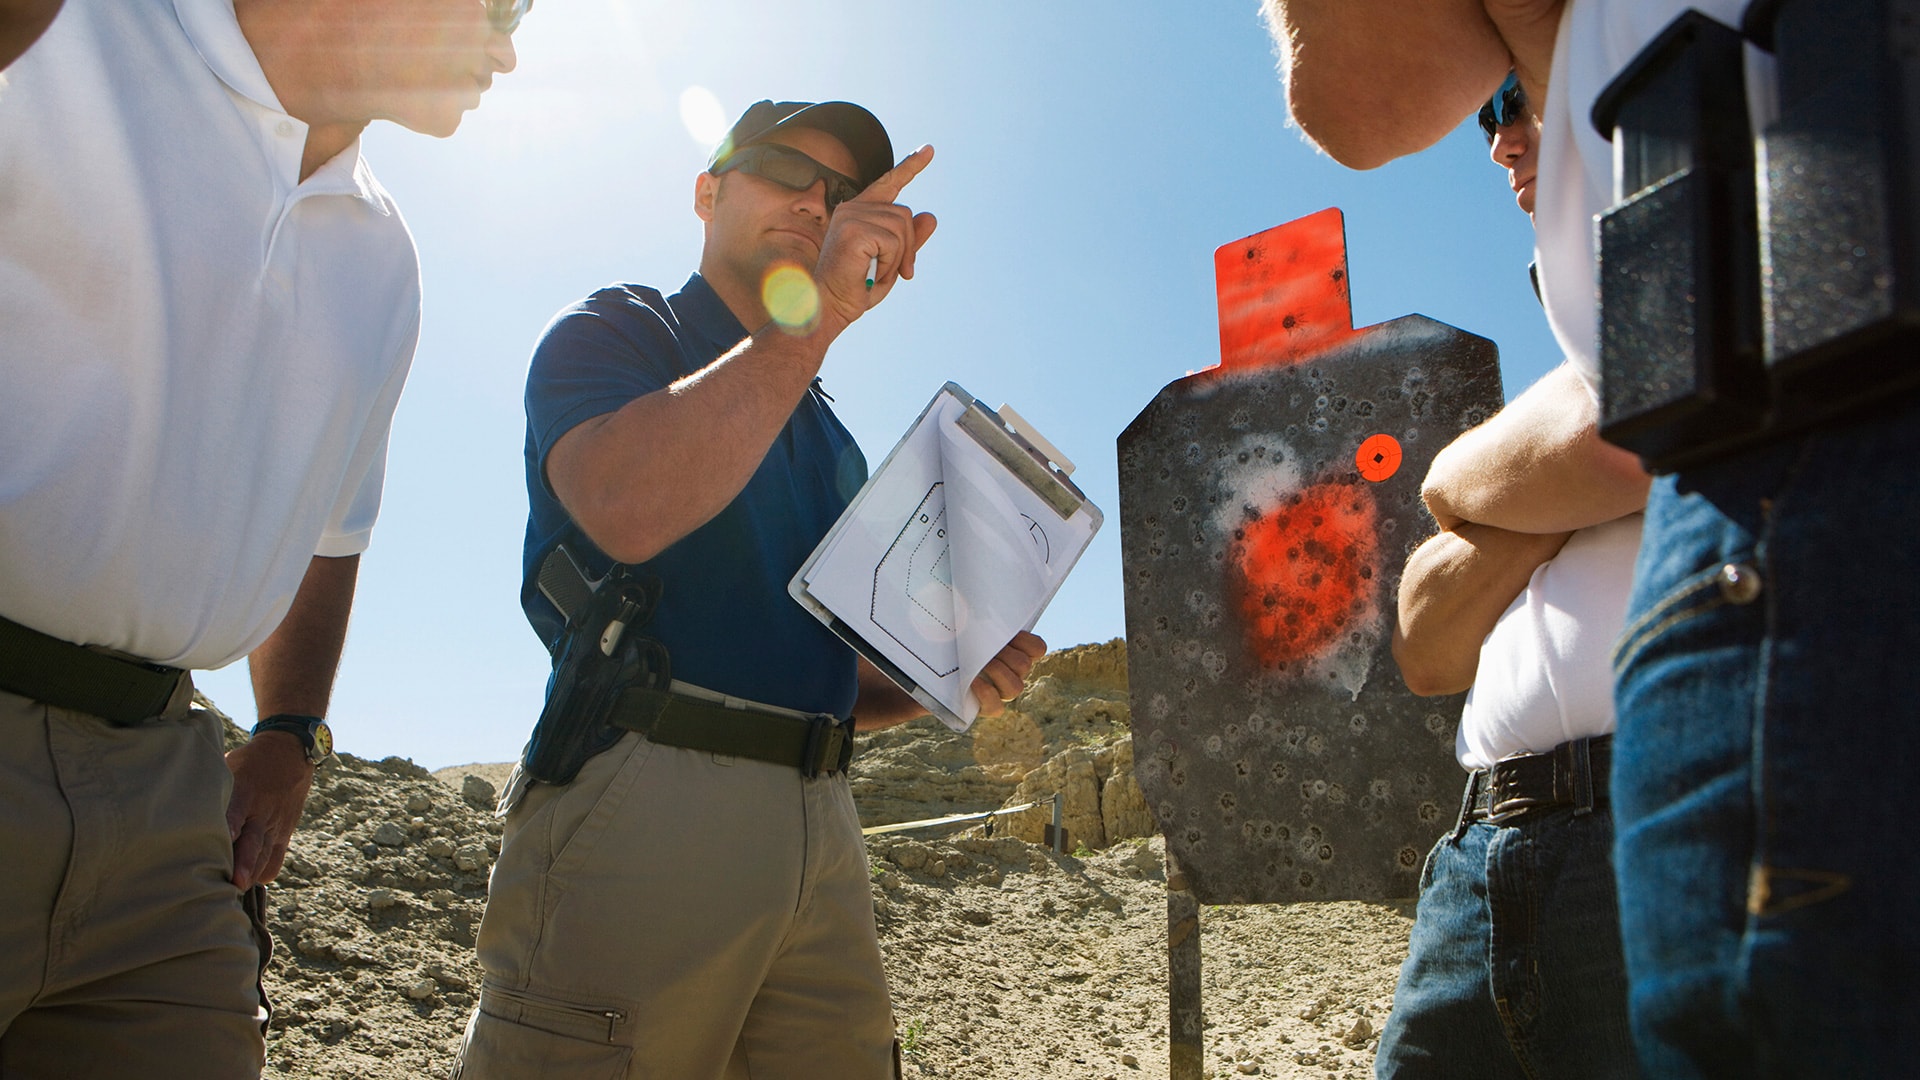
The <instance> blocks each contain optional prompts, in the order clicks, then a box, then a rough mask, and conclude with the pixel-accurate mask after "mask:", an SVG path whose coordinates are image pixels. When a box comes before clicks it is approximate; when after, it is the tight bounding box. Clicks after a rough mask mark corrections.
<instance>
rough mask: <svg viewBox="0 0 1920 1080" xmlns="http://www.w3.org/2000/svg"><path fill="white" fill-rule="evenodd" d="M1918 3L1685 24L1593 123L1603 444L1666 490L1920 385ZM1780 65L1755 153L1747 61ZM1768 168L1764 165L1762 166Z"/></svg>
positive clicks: (1653, 48) (1795, 7)
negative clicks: (1756, 54) (1606, 196)
mask: <svg viewBox="0 0 1920 1080" xmlns="http://www.w3.org/2000/svg"><path fill="white" fill-rule="evenodd" d="M1916 20H1920V0H1755V2H1754V3H1753V4H1752V5H1751V6H1750V7H1749V8H1748V9H1747V12H1746V16H1745V18H1744V19H1743V21H1742V27H1741V29H1740V30H1735V29H1734V28H1732V27H1728V26H1726V25H1724V24H1721V23H1718V22H1715V21H1714V20H1712V19H1710V18H1707V17H1706V16H1704V15H1702V14H1700V13H1699V12H1697V11H1689V12H1687V13H1685V14H1683V15H1682V16H1681V17H1680V18H1678V19H1676V20H1674V22H1673V23H1672V24H1670V25H1669V26H1668V27H1667V28H1666V30H1664V31H1663V32H1662V33H1661V34H1660V36H1659V37H1657V38H1655V39H1654V41H1653V42H1652V43H1651V44H1650V45H1648V46H1647V48H1646V49H1644V50H1643V51H1642V52H1641V53H1640V54H1639V55H1638V56H1636V57H1635V58H1634V60H1633V61H1632V63H1630V64H1629V65H1628V66H1627V67H1626V68H1625V69H1624V70H1623V71H1622V72H1621V73H1620V75H1619V76H1618V77H1617V78H1616V79H1615V80H1614V81H1613V82H1612V83H1611V84H1610V85H1609V86H1608V87H1607V88H1606V90H1605V91H1604V92H1602V94H1601V95H1600V97H1599V99H1598V100H1597V101H1596V102H1595V103H1594V107H1593V123H1594V126H1595V127H1596V128H1597V129H1599V131H1600V133H1601V134H1602V135H1605V136H1608V137H1609V138H1611V139H1612V141H1613V144H1614V199H1615V205H1614V206H1613V207H1612V209H1610V210H1608V211H1607V212H1606V213H1605V214H1603V215H1602V216H1601V218H1600V222H1599V282H1598V284H1599V292H1600V341H1599V347H1600V371H1601V420H1600V433H1601V435H1602V436H1603V437H1605V438H1606V439H1608V440H1609V441H1611V442H1614V443H1616V444H1618V445H1620V446H1623V447H1626V448H1627V449H1629V450H1632V451H1634V452H1635V453H1637V454H1639V455H1640V457H1641V458H1642V460H1644V461H1645V462H1646V463H1647V465H1648V467H1649V468H1651V469H1652V470H1653V471H1656V472H1668V471H1672V470H1674V469H1677V468H1680V467H1684V466H1687V465H1691V464H1694V463H1698V462H1703V461H1708V460H1711V459H1713V458H1715V457H1717V456H1719V455H1721V454H1724V453H1726V452H1728V451H1732V450H1737V449H1740V448H1743V447H1746V446H1751V445H1754V444H1756V443H1760V442H1765V441H1767V440H1770V439H1773V438H1775V437H1778V436H1782V435H1787V434H1791V433H1793V432H1796V431H1800V430H1804V429H1805V428H1807V427H1809V426H1811V425H1813V424H1817V423H1821V422H1824V421H1827V420H1830V419H1833V418H1835V417H1839V416H1843V415H1844V414H1846V413H1847V412H1849V411H1851V410H1854V409H1857V408H1860V407H1862V406H1864V405H1867V404H1870V403H1872V402H1875V401H1880V400H1884V399H1886V398H1889V397H1891V396H1893V395H1895V394H1897V393H1900V392H1903V391H1905V390H1908V389H1910V388H1912V387H1914V386H1916V385H1920V362H1917V361H1920V357H1917V356H1916V350H1917V349H1920V60H1916V59H1915V56H1916V50H1915V49H1914V48H1913V44H1914V43H1913V41H1912V40H1911V39H1913V38H1914V36H1915V31H1914V30H1913V26H1914V25H1915V24H1916ZM1750 44H1751V45H1754V46H1757V47H1759V48H1761V49H1764V50H1767V51H1769V52H1771V53H1772V54H1773V56H1774V60H1775V64H1776V75H1777V78H1776V80H1775V87H1774V89H1775V92H1776V93H1777V97H1778V104H1779V116H1778V119H1777V120H1775V121H1774V122H1772V123H1770V124H1768V125H1767V126H1766V128H1765V129H1764V130H1763V131H1762V132H1760V133H1759V137H1758V147H1759V151H1760V153H1759V156H1758V158H1756V155H1755V147H1756V140H1755V138H1754V134H1753V132H1752V129H1751V125H1750V123H1749V119H1748V111H1747V105H1748V101H1747V80H1746V77H1745V64H1744V55H1743V54H1744V52H1745V50H1746V48H1747V46H1748V45H1750ZM1756 162H1759V163H1760V164H1759V167H1756Z"/></svg>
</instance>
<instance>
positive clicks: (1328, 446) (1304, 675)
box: [1119, 210, 1501, 903]
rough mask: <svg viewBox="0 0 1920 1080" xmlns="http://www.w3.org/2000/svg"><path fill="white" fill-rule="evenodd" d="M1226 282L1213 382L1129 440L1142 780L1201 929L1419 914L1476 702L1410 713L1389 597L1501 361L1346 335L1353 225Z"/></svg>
mask: <svg viewBox="0 0 1920 1080" xmlns="http://www.w3.org/2000/svg"><path fill="white" fill-rule="evenodd" d="M1215 263H1216V269H1217V271H1218V274H1219V279H1220V297H1221V300H1220V307H1221V349H1222V362H1221V364H1220V366H1219V367H1215V368H1210V369H1208V370H1206V371H1202V372H1199V373H1197V374H1194V375H1190V376H1188V377H1186V378H1183V379H1179V380H1177V381H1175V382H1173V383H1171V384H1169V385H1168V386H1167V387H1166V388H1165V389H1163V390H1161V391H1160V393H1159V394H1158V395H1157V396H1156V397H1155V398H1154V400H1153V402H1152V403H1151V404H1149V405H1148V406H1147V407H1146V409H1144V410H1143V411H1142V412H1141V413H1140V415H1139V416H1138V417H1137V418H1135V419H1134V421H1133V423H1132V424H1130V425H1129V426H1128V427H1127V429H1126V430H1125V431H1124V432H1123V433H1122V434H1121V436H1120V439H1119V456H1120V542H1121V551H1122V564H1123V567H1124V573H1125V576H1126V620H1127V663H1128V673H1129V675H1128V677H1129V682H1130V687H1131V696H1132V707H1133V733H1134V758H1135V766H1134V768H1135V773H1136V775H1137V777H1138V779H1139V781H1140V786H1141V788H1142V790H1143V791H1144V792H1145V794H1146V796H1147V802H1148V804H1149V806H1150V807H1151V808H1152V810H1153V813H1154V816H1155V819H1156V820H1157V821H1158V823H1159V826H1160V828H1161V830H1162V832H1164V833H1165V834H1166V837H1167V846H1168V850H1169V852H1170V854H1171V855H1172V856H1173V857H1174V858H1175V860H1176V861H1177V863H1178V865H1179V866H1180V868H1181V869H1182V870H1184V872H1185V874H1186V876H1187V879H1188V882H1189V883H1190V885H1191V887H1192V890H1193V892H1194V894H1195V896H1196V897H1197V898H1198V899H1199V901H1200V902H1202V903H1276V902H1284V901H1296V900H1342V899H1367V900H1379V899H1393V898H1402V897H1411V896H1413V895H1415V893H1416V892H1417V891H1418V884H1419V881H1418V879H1419V872H1420V866H1421V861H1422V858H1423V856H1424V854H1425V851H1426V849H1427V847H1428V846H1430V845H1431V844H1432V842H1433V840H1434V838H1435V837H1436V836H1438V835H1439V834H1440V832H1441V831H1442V830H1444V829H1445V828H1447V827H1448V826H1449V825H1450V824H1451V822H1452V819H1453V816H1454V814H1455V812H1456V810H1457V803H1458V795H1459V790H1460V783H1461V775H1460V770H1459V767H1458V765H1456V764H1455V762H1454V757H1453V735H1454V728H1455V725H1456V722H1457V720H1458V718H1459V712H1460V703H1461V698H1460V697H1458V696H1455V697H1449V698H1426V699H1422V698H1418V697H1415V696H1414V695H1413V694H1412V693H1411V692H1410V691H1408V690H1407V688H1406V684H1405V683H1404V682H1403V681H1402V680H1401V678H1400V674H1399V671H1398V669H1397V668H1396V667H1395V666H1394V662H1393V658H1392V655H1391V651H1390V645H1391V639H1392V630H1393V614H1394V605H1395V596H1396V591H1397V589H1398V586H1399V580H1400V570H1401V567H1402V566H1403V565H1404V564H1405V562H1406V558H1407V555H1408V553H1409V552H1411V551H1412V550H1413V549H1414V548H1415V547H1417V546H1418V545H1419V544H1420V543H1421V542H1422V541H1424V540H1425V539H1426V538H1427V537H1429V536H1430V535H1432V532H1433V528H1434V525H1433V521H1432V519H1431V517H1429V516H1428V514H1427V513H1426V510H1425V508H1424V507H1423V506H1422V504H1421V502H1420V483H1421V480H1422V479H1423V478H1424V477H1425V475H1426V472H1427V467H1428V465H1430V464H1431V462H1432V460H1433V455H1434V454H1435V453H1436V452H1437V451H1438V450H1439V449H1440V448H1441V447H1443V446H1445V445H1446V444H1447V443H1448V442H1450V441H1452V440H1453V438H1454V437H1455V436H1457V435H1459V434H1460V433H1461V432H1462V431H1465V430H1466V429H1467V428H1469V427H1472V426H1473V425H1475V424H1477V423H1479V422H1480V421H1482V420H1484V419H1485V418H1486V417H1488V416H1490V415H1492V413H1493V412H1494V411H1495V410H1497V409H1498V408H1499V407H1500V404H1501V392H1500V372H1499V355H1498V351H1497V350H1496V349H1495V347H1494V345H1493V343H1492V342H1490V341H1488V340H1486V339H1485V338H1481V337H1477V336H1475V335H1473V334H1469V333H1466V332H1464V331H1461V330H1458V329H1455V328H1454V327H1451V326H1447V325H1445V324H1443V323H1438V322H1435V321H1433V320H1431V319H1428V318H1425V317H1423V316H1419V315H1409V316H1406V317H1403V318H1399V319H1395V320H1393V321H1391V322H1387V323H1382V324H1380V325H1377V326H1371V327H1367V328H1365V329H1362V330H1354V329H1353V328H1352V320H1351V315H1350V311H1351V308H1350V305H1349V302H1348V295H1347V276H1346V256H1345V240H1344V231H1343V223H1342V221H1341V218H1340V213H1339V211H1338V210H1327V211H1323V212H1321V213H1319V214H1315V215H1313V216H1312V217H1309V218H1303V219H1301V220H1300V221H1297V222H1294V223H1291V224H1289V225H1284V226H1281V227H1279V228H1277V229H1272V230H1268V231H1267V232H1265V233H1261V234H1259V235H1257V236H1253V237H1249V238H1247V239H1246V240H1242V241H1238V242H1236V243H1233V244H1228V245H1226V246H1225V247H1222V248H1221V249H1219V251H1218V252H1217V253H1216V256H1215Z"/></svg>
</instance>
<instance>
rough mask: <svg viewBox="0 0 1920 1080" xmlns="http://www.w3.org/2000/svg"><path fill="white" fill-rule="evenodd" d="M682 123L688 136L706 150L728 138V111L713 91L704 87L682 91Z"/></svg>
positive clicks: (693, 87)
mask: <svg viewBox="0 0 1920 1080" xmlns="http://www.w3.org/2000/svg"><path fill="white" fill-rule="evenodd" d="M680 123H682V124H684V125H685V126H686V129H687V134H688V135H691V136H693V141H694V142H697V143H699V144H700V148H701V149H703V150H705V149H709V148H711V147H712V146H713V145H714V144H715V143H717V142H719V141H720V140H721V139H723V138H725V137H726V134H727V110H726V109H725V108H723V107H722V106H721V104H720V99H719V98H717V97H714V96H713V91H711V90H709V89H707V88H706V87H704V86H689V87H687V88H686V89H685V90H682V91H680Z"/></svg>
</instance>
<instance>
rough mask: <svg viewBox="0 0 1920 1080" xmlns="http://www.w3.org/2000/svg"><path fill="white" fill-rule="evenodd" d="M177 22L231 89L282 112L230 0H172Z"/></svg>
mask: <svg viewBox="0 0 1920 1080" xmlns="http://www.w3.org/2000/svg"><path fill="white" fill-rule="evenodd" d="M173 10H174V12H175V13H177V14H178V15H179V16H180V26H181V28H182V29H184V30H186V32H187V39H188V40H189V41H192V42H193V47H194V48H195V49H197V50H199V52H200V59H202V60H205V61H206V62H207V67H209V68H211V69H212V70H213V73H214V74H215V75H218V76H219V77H220V81H221V82H223V83H226V84H227V85H228V86H230V87H232V88H233V92H234V93H236V94H239V95H240V96H241V97H244V98H247V99H248V100H250V101H253V102H255V103H256V104H258V105H261V106H263V107H265V108H268V109H272V110H273V111H274V112H277V113H280V114H282V115H285V113H286V111H287V110H285V109H283V108H281V107H280V98H279V96H278V95H276V94H275V93H274V92H273V86H272V84H270V83H268V82H267V73H266V72H265V71H262V70H261V69H260V58H259V57H257V56H255V55H254V54H253V46H252V45H250V44H248V43H247V35H245V34H243V33H241V32H240V20H239V19H238V18H236V17H235V16H234V14H233V0H173Z"/></svg>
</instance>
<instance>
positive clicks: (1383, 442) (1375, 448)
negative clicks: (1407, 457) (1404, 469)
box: [1353, 434, 1400, 484]
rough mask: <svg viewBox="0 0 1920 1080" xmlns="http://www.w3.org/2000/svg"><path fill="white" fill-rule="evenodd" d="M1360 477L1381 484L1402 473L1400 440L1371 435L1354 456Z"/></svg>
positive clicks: (1386, 436)
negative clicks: (1395, 474)
mask: <svg viewBox="0 0 1920 1080" xmlns="http://www.w3.org/2000/svg"><path fill="white" fill-rule="evenodd" d="M1353 465H1354V468H1356V469H1359V470H1360V475H1361V476H1363V477H1365V478H1366V479H1368V480H1371V481H1373V482H1374V483H1376V484H1377V483H1379V482H1380V481H1382V480H1385V479H1386V478H1387V477H1389V476H1392V475H1393V474H1394V473H1396V472H1399V471H1400V440H1398V439H1396V438H1394V437H1393V436H1391V435H1384V434H1383V435H1369V436H1367V438H1366V440H1365V441H1364V442H1362V443H1361V444H1360V449H1358V450H1356V451H1354V454H1353Z"/></svg>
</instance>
